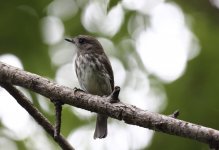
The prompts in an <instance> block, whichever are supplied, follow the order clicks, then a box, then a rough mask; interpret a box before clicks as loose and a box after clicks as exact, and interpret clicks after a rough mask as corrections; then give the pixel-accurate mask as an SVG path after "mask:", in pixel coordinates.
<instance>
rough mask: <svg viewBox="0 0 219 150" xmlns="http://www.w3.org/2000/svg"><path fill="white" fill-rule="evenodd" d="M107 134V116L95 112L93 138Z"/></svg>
mask: <svg viewBox="0 0 219 150" xmlns="http://www.w3.org/2000/svg"><path fill="white" fill-rule="evenodd" d="M106 136H107V116H105V115H100V114H97V120H96V128H95V132H94V139H96V138H100V139H102V138H105V137H106Z"/></svg>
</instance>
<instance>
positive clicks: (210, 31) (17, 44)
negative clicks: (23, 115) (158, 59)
mask: <svg viewBox="0 0 219 150" xmlns="http://www.w3.org/2000/svg"><path fill="white" fill-rule="evenodd" d="M50 2H51V0H32V1H28V0H22V1H17V0H10V1H1V4H0V33H1V34H0V55H1V54H5V53H12V54H14V55H16V56H17V57H19V58H20V60H21V61H22V63H23V65H24V69H25V70H27V71H30V72H34V73H37V74H39V75H43V76H47V77H50V78H54V76H55V71H56V70H55V68H54V67H52V65H51V59H50V56H49V53H48V49H49V47H48V45H46V44H45V43H43V40H42V35H41V26H40V23H41V19H42V18H43V17H45V16H46V15H47V14H46V11H45V9H46V7H47V6H48V4H49V3H50ZM117 2H118V1H111V2H110V6H109V8H111V7H113V6H115V5H116V4H117ZM169 2H170V1H169ZM171 2H172V1H171ZM174 2H175V3H177V4H178V5H179V6H180V7H181V8H182V9H183V11H184V13H185V14H186V16H187V17H188V18H190V19H191V20H188V22H189V21H191V22H189V23H190V25H191V28H192V31H193V32H194V34H195V35H196V36H197V38H198V40H199V42H200V45H201V53H200V54H199V56H198V57H196V58H195V59H194V60H192V61H190V62H189V64H188V67H187V69H186V70H185V74H184V75H183V76H182V77H181V78H179V79H178V80H176V81H175V82H173V83H170V84H166V85H165V90H166V93H167V97H168V105H167V107H166V109H165V110H164V112H162V113H164V114H170V113H172V112H173V111H175V110H176V109H179V110H180V116H179V118H180V119H182V120H186V121H189V122H193V123H197V124H200V125H204V126H208V127H212V128H215V129H218V130H219V120H218V119H217V117H218V115H219V108H218V106H219V92H218V90H219V84H218V83H219V76H218V74H219V65H218V64H219V59H218V57H219V50H218V48H219V41H218V40H219V28H218V27H219V19H218V18H219V10H218V9H217V8H215V7H214V6H212V5H211V4H210V2H209V1H206V0H199V1H197V0H190V1H185V0H175V1H174ZM135 13H136V12H134V11H133V12H132V11H131V12H127V13H126V15H125V20H124V23H123V25H122V28H121V30H120V32H119V33H118V34H116V35H115V36H114V37H113V38H112V40H113V41H114V42H115V43H116V42H117V41H118V40H121V39H122V38H123V37H125V36H128V34H127V20H128V19H127V18H129V17H130V15H131V14H135ZM64 26H65V32H66V34H67V35H71V36H75V35H78V34H89V32H88V31H86V30H85V29H84V27H83V26H82V25H81V11H80V10H79V12H78V13H77V15H75V16H74V17H72V18H71V19H69V20H65V21H64ZM118 55H119V56H118V58H121V61H122V62H124V61H128V60H126V58H125V57H124V56H123V53H122V52H120V53H118ZM31 95H32V97H33V99H34V104H35V106H37V107H38V108H39V109H40V105H39V104H38V102H37V100H36V97H35V96H34V94H31ZM34 97H35V98H34ZM51 108H52V106H51ZM40 110H42V109H40ZM44 113H45V115H46V116H47V117H48V118H49V119H50V120H51V121H54V120H53V119H54V116H53V115H51V114H49V113H47V112H44ZM85 123H86V122H85V121H81V120H80V119H79V118H78V117H77V116H74V115H73V114H72V112H70V109H66V108H65V109H64V110H63V123H62V124H63V126H62V131H63V134H64V135H65V136H66V135H68V133H69V132H70V131H71V130H72V129H75V130H77V127H80V126H81V125H82V124H85ZM1 128H4V127H3V126H2V125H1ZM1 136H3V135H2V134H1ZM22 142H25V141H17V146H18V149H24V147H25V146H24V145H23V144H22ZM161 148H162V149H178V150H184V149H191V150H192V149H208V147H207V145H205V144H201V143H198V142H195V141H193V140H189V139H184V138H180V137H176V136H171V135H166V134H163V133H155V136H154V138H153V140H152V142H151V145H150V146H149V147H148V148H147V149H150V150H157V149H161Z"/></svg>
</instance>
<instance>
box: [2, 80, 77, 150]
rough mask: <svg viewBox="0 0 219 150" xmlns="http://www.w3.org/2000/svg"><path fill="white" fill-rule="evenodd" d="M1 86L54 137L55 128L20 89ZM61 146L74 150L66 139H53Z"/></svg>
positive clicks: (7, 84) (8, 85) (9, 85)
mask: <svg viewBox="0 0 219 150" xmlns="http://www.w3.org/2000/svg"><path fill="white" fill-rule="evenodd" d="M0 85H1V86H2V87H3V88H4V89H6V90H7V91H8V92H9V93H10V94H11V95H12V96H13V97H14V98H15V99H16V101H17V102H18V103H19V104H20V105H21V106H22V107H23V108H24V109H25V110H26V111H27V112H28V113H29V114H30V115H31V116H32V117H33V118H34V119H35V120H36V122H37V123H39V124H40V125H41V126H42V127H43V128H44V129H45V130H46V132H47V133H48V134H50V135H51V136H52V137H53V135H54V128H53V126H52V125H51V124H50V123H49V121H48V120H47V119H46V118H45V117H44V116H43V114H41V113H40V112H39V111H38V110H37V108H35V107H34V106H33V105H32V104H31V103H30V101H29V100H28V98H27V97H26V96H24V94H23V93H21V92H20V91H19V90H18V89H16V88H15V87H14V86H12V85H11V84H9V83H0ZM53 139H54V140H55V141H56V142H57V143H58V144H59V146H60V147H61V148H62V149H64V150H74V148H73V147H72V146H71V145H70V144H69V143H68V141H66V139H65V138H64V137H63V136H62V135H60V136H58V137H57V138H56V139H55V138H53Z"/></svg>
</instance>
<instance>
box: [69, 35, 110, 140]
mask: <svg viewBox="0 0 219 150" xmlns="http://www.w3.org/2000/svg"><path fill="white" fill-rule="evenodd" d="M66 40H67V41H69V42H71V43H74V44H75V46H76V47H77V49H78V50H77V57H76V60H75V71H76V74H77V77H78V81H79V84H80V86H81V88H82V89H83V90H85V91H86V92H88V93H90V94H94V95H99V96H103V95H106V96H107V95H109V94H111V93H112V90H113V89H114V77H113V70H112V67H111V64H110V61H109V59H108V57H107V56H106V54H105V52H104V50H103V47H102V46H101V44H100V43H99V41H98V40H97V39H95V38H94V37H92V36H88V35H79V36H77V37H75V38H72V39H66ZM106 136H107V116H104V115H101V114H98V115H97V120H96V129H95V132H94V139H96V138H105V137H106Z"/></svg>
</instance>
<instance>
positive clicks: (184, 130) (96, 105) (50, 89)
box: [0, 62, 219, 149]
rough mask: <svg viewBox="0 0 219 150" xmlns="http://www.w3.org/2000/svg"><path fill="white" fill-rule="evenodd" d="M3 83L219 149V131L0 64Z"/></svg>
mask: <svg viewBox="0 0 219 150" xmlns="http://www.w3.org/2000/svg"><path fill="white" fill-rule="evenodd" d="M0 82H7V83H11V84H14V85H18V86H22V87H25V88H27V89H30V90H32V91H34V92H37V93H39V94H41V95H44V96H46V97H48V98H49V99H58V100H60V101H61V102H62V103H64V104H69V105H72V106H75V107H79V108H82V109H86V110H89V111H92V112H98V113H101V114H104V115H107V116H109V117H112V118H115V119H118V120H124V121H125V122H126V123H128V124H132V125H137V126H140V127H144V128H148V129H152V130H155V131H159V132H163V133H167V134H171V135H177V136H181V137H185V138H190V139H193V140H197V141H200V142H203V143H206V144H208V145H209V146H210V147H211V148H215V149H218V148H219V131H218V130H215V129H212V128H207V127H204V126H200V125H196V124H193V123H189V122H186V121H182V120H179V119H176V118H173V117H169V116H165V115H161V114H157V113H153V112H149V111H145V110H142V109H139V108H137V107H135V106H133V105H129V104H124V103H122V102H118V103H110V102H109V97H100V96H95V95H91V94H87V93H84V92H83V91H80V90H76V91H74V90H72V89H70V88H68V87H65V86H61V85H58V84H56V83H54V82H52V81H49V80H48V79H46V78H43V77H40V76H39V75H36V74H32V73H29V72H26V71H23V70H21V69H18V68H15V67H12V66H9V65H6V64H4V63H1V62H0Z"/></svg>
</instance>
